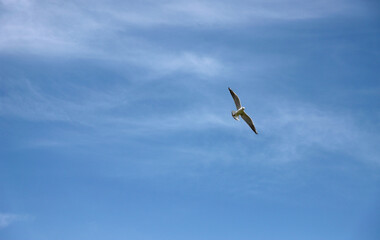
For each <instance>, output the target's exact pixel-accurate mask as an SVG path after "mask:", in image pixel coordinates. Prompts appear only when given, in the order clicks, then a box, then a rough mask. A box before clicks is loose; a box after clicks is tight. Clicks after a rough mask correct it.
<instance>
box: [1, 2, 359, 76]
mask: <svg viewBox="0 0 380 240" xmlns="http://www.w3.org/2000/svg"><path fill="white" fill-rule="evenodd" d="M357 5H358V4H356V3H355V2H353V1H348V0H341V1H335V2H334V6H331V4H330V2H328V1H324V0H320V1H313V2H309V1H308V2H307V3H305V2H304V1H298V0H289V1H286V2H283V1H277V0H274V1H269V2H268V1H261V0H260V1H252V2H247V1H238V2H234V3H233V4H232V3H229V2H225V1H222V2H220V1H195V2H191V3H189V2H183V1H180V2H178V1H164V2H161V3H159V2H152V1H145V2H127V3H124V2H114V3H113V4H111V3H109V4H104V3H103V2H102V1H95V2H92V3H91V5H88V4H86V3H84V2H81V1H70V2H62V3H59V2H47V1H33V0H23V1H9V0H2V1H1V5H0V6H1V7H0V9H1V12H2V16H1V17H0V51H1V52H17V53H32V54H37V55H48V56H56V55H58V56H70V57H80V58H98V59H107V60H118V61H126V62H129V63H134V64H137V65H139V66H143V67H147V68H149V69H151V70H154V71H158V69H159V72H164V73H165V72H171V71H183V72H190V73H195V74H198V75H205V76H209V75H215V74H217V73H219V70H221V69H223V67H221V66H222V64H223V63H222V61H221V60H220V59H218V58H217V57H216V56H213V55H212V54H211V53H210V52H207V51H203V52H202V53H199V52H193V51H191V50H190V49H186V48H185V49H181V50H173V49H171V48H170V46H162V45H159V44H158V43H157V42H156V41H155V39H154V36H149V37H146V36H145V37H143V36H140V35H139V34H136V31H135V30H136V29H144V28H146V27H149V28H161V27H162V26H174V27H179V28H183V27H199V26H200V25H202V26H204V27H207V26H211V27H218V28H225V27H231V26H235V25H236V24H255V23H257V22H260V21H267V20H268V19H269V20H276V19H278V20H281V21H282V20H294V19H310V18H320V17H325V16H330V15H335V14H339V13H347V12H348V13H351V12H357V11H359V9H362V6H361V7H358V6H357ZM289 6H291V7H289Z"/></svg>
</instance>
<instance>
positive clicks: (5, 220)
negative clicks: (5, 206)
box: [0, 213, 30, 229]
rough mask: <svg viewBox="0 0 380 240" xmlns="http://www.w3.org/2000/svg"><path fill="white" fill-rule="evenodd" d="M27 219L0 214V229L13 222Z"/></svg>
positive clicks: (22, 216)
mask: <svg viewBox="0 0 380 240" xmlns="http://www.w3.org/2000/svg"><path fill="white" fill-rule="evenodd" d="M29 218H30V217H28V216H26V215H18V214H9V213H0V229H2V228H6V227H8V226H9V225H11V224H13V223H15V222H19V221H26V220H28V219H29Z"/></svg>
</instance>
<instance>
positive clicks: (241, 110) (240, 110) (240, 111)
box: [228, 88, 257, 134]
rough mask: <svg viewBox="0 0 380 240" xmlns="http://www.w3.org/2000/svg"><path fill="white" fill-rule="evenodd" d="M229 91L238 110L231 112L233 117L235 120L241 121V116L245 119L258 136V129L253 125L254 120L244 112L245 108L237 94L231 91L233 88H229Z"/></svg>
mask: <svg viewBox="0 0 380 240" xmlns="http://www.w3.org/2000/svg"><path fill="white" fill-rule="evenodd" d="M228 90H230V93H231V96H232V98H233V99H234V102H235V105H236V109H237V110H236V111H232V112H231V114H232V117H233V118H234V119H235V120H237V121H239V116H241V118H243V120H244V121H245V122H246V123H247V124H248V125H249V127H250V128H251V129H252V131H254V132H255V133H256V134H257V131H256V128H255V125H254V124H253V121H252V119H251V118H250V117H249V116H248V115H247V114H246V113H245V112H244V110H245V107H242V106H241V104H240V99H239V97H238V96H237V95H236V93H234V91H232V90H231V88H228Z"/></svg>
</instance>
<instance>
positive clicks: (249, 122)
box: [241, 113, 257, 134]
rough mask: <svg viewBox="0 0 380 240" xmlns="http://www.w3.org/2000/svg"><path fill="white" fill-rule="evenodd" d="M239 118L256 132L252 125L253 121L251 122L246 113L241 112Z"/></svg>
mask: <svg viewBox="0 0 380 240" xmlns="http://www.w3.org/2000/svg"><path fill="white" fill-rule="evenodd" d="M241 118H243V119H244V121H245V122H246V123H247V124H248V125H249V126H250V127H251V128H252V130H253V131H254V132H255V133H256V134H257V131H256V128H255V125H253V122H252V119H251V118H250V117H249V116H248V115H247V114H246V113H243V114H242V115H241Z"/></svg>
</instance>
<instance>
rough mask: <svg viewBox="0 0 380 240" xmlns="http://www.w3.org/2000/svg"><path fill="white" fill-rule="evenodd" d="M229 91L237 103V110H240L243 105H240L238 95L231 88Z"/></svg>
mask: <svg viewBox="0 0 380 240" xmlns="http://www.w3.org/2000/svg"><path fill="white" fill-rule="evenodd" d="M228 90H230V93H231V96H232V98H233V99H234V101H235V105H236V109H240V108H241V105H240V100H239V97H238V96H237V95H236V93H234V91H232V90H231V88H228Z"/></svg>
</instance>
